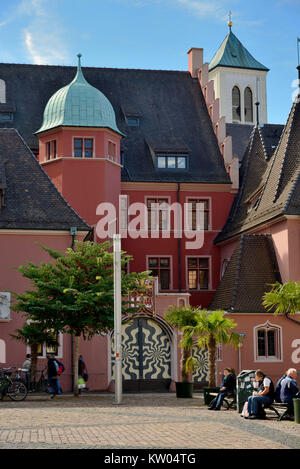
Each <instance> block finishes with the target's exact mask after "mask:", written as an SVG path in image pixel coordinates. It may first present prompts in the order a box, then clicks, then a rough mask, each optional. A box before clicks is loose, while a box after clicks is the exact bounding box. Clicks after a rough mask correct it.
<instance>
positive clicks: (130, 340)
mask: <svg viewBox="0 0 300 469" xmlns="http://www.w3.org/2000/svg"><path fill="white" fill-rule="evenodd" d="M111 357H112V363H111V365H112V368H111V374H112V378H113V379H114V336H113V335H112V337H111ZM122 373H123V391H124V392H130V391H132V392H147V391H149V392H150V391H152V392H153V391H155V392H163V391H167V390H168V389H169V386H170V383H171V329H168V326H166V325H165V324H164V323H163V321H162V320H160V319H158V318H153V317H149V316H148V315H136V316H133V317H132V318H131V319H129V320H127V321H125V322H124V323H123V324H122Z"/></svg>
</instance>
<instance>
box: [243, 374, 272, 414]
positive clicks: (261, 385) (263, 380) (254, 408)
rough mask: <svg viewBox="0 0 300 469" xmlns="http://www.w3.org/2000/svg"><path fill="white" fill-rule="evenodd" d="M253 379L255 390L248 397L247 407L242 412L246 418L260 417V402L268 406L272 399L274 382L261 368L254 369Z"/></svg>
mask: <svg viewBox="0 0 300 469" xmlns="http://www.w3.org/2000/svg"><path fill="white" fill-rule="evenodd" d="M255 381H256V384H257V391H253V394H252V396H250V397H248V409H247V410H245V412H243V417H245V418H246V419H247V418H249V419H257V418H260V417H259V414H260V410H261V407H262V404H265V405H267V406H270V405H271V404H272V402H273V400H274V384H273V381H272V380H271V379H270V378H268V376H266V375H265V374H264V373H263V372H262V371H261V370H256V372H255Z"/></svg>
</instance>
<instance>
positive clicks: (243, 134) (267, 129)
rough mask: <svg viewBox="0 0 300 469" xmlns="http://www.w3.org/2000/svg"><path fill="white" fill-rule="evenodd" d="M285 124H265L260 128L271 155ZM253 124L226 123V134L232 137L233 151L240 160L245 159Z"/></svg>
mask: <svg viewBox="0 0 300 469" xmlns="http://www.w3.org/2000/svg"><path fill="white" fill-rule="evenodd" d="M283 128H284V125H280V124H264V125H263V127H261V128H260V130H261V133H262V136H263V139H264V144H265V147H266V151H267V153H268V155H269V156H271V155H272V154H273V153H274V151H275V148H276V147H277V145H278V143H279V140H280V136H281V134H282V130H283ZM252 130H253V125H247V124H226V135H227V136H229V135H230V136H231V138H232V153H233V156H235V157H237V158H238V159H239V160H240V161H242V160H243V157H244V154H245V151H246V149H247V146H248V144H249V140H250V136H251V133H252Z"/></svg>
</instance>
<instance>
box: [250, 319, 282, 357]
mask: <svg viewBox="0 0 300 469" xmlns="http://www.w3.org/2000/svg"><path fill="white" fill-rule="evenodd" d="M281 331H282V329H281V327H280V326H277V325H276V324H271V323H269V321H267V322H265V324H260V325H259V326H256V327H255V328H254V351H255V361H256V362H258V361H264V362H266V361H273V362H274V361H281V360H282V337H281Z"/></svg>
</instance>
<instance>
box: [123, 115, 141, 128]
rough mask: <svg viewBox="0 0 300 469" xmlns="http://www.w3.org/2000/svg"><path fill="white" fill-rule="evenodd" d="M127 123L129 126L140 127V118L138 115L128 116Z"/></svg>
mask: <svg viewBox="0 0 300 469" xmlns="http://www.w3.org/2000/svg"><path fill="white" fill-rule="evenodd" d="M126 124H127V125H128V126H129V127H138V126H139V125H140V119H139V118H138V117H129V116H128V117H126Z"/></svg>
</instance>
